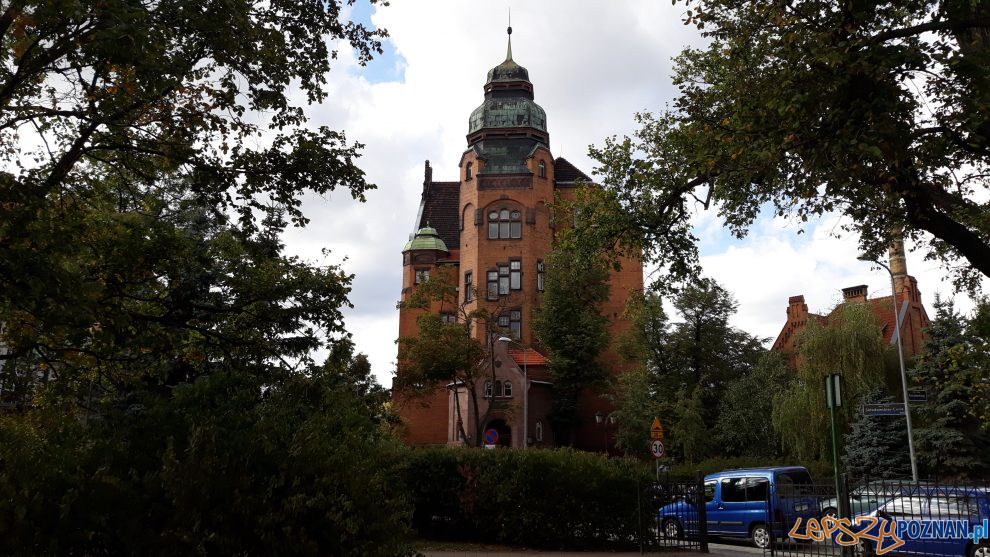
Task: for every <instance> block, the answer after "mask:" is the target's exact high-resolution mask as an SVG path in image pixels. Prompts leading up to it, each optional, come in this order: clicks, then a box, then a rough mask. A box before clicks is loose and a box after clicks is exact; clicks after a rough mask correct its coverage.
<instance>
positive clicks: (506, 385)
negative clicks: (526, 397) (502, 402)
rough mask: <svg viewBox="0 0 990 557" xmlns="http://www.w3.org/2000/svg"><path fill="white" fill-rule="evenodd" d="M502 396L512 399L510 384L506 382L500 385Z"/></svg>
mask: <svg viewBox="0 0 990 557" xmlns="http://www.w3.org/2000/svg"><path fill="white" fill-rule="evenodd" d="M502 396H504V397H507V398H512V382H511V381H506V382H505V383H502Z"/></svg>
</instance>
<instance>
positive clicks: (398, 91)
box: [285, 0, 973, 386]
mask: <svg viewBox="0 0 990 557" xmlns="http://www.w3.org/2000/svg"><path fill="white" fill-rule="evenodd" d="M510 9H511V17H512V29H513V33H512V53H513V59H514V60H515V61H516V62H517V63H519V64H520V65H522V66H524V67H526V68H527V69H528V70H529V75H530V80H531V81H532V82H533V86H534V91H535V100H536V102H537V103H538V104H540V106H542V107H543V108H544V109H545V110H546V112H547V126H548V130H549V132H550V148H551V151H552V152H553V154H554V156H562V157H564V158H566V159H567V160H569V161H570V162H571V163H573V164H574V165H575V166H577V167H578V168H580V169H581V170H583V171H584V172H585V173H587V174H590V175H592V177H594V175H593V174H592V173H593V171H594V169H595V163H594V162H593V161H592V160H591V159H590V158H589V157H588V147H589V146H590V145H602V144H603V143H604V141H605V139H606V138H607V137H610V136H613V135H617V136H620V137H621V136H623V135H629V134H631V133H632V132H633V131H634V130H635V129H636V126H635V122H634V120H633V117H634V115H635V113H636V112H641V111H660V110H663V109H664V108H665V106H666V105H667V104H669V103H670V102H672V101H673V99H674V98H675V95H676V89H675V88H674V87H673V85H672V84H671V80H670V76H671V73H672V72H671V67H672V64H673V63H672V58H673V57H675V56H676V55H677V54H679V53H680V52H681V51H682V50H683V49H684V48H686V47H689V46H699V45H702V44H703V39H702V38H701V37H700V35H699V34H698V32H697V31H696V30H695V29H694V28H693V27H688V26H685V25H684V24H683V22H682V21H683V16H684V13H683V12H684V7H683V5H680V4H679V5H677V6H672V5H671V4H670V2H666V1H658V0H623V1H622V2H604V1H592V0H540V1H539V2H536V1H532V0H530V1H523V0H487V1H482V0H417V1H415V2H412V1H410V0H392V2H391V5H390V6H387V7H379V6H371V5H370V4H368V3H367V0H359V2H358V3H357V4H355V6H353V7H352V8H349V10H352V11H351V15H352V16H353V17H354V18H355V19H356V20H358V21H363V22H366V23H370V24H371V25H373V26H375V27H377V28H384V29H386V30H387V31H388V33H389V35H390V37H389V39H388V40H387V41H386V42H385V44H384V45H383V47H384V50H385V52H384V54H383V55H382V56H380V57H379V58H378V59H376V60H375V61H373V62H372V63H370V64H369V65H367V66H365V67H362V66H360V65H358V64H357V63H356V61H355V58H354V56H353V53H352V52H351V51H350V49H349V46H348V45H346V44H337V45H336V46H337V48H338V50H339V56H338V60H337V62H336V64H335V66H334V68H333V70H332V71H331V72H330V74H329V75H328V76H327V79H328V86H329V91H330V95H329V97H328V98H327V100H326V101H325V102H324V103H323V104H321V105H318V106H310V107H309V108H308V114H309V116H310V117H311V122H312V124H313V125H327V126H330V127H332V128H334V129H337V130H344V131H345V132H346V134H347V138H348V139H349V140H351V141H357V142H360V143H362V144H364V149H363V151H362V153H363V155H362V157H361V159H359V160H358V164H359V166H361V167H362V168H363V169H364V171H365V172H366V174H367V179H368V181H370V182H372V183H375V184H377V186H378V189H377V190H374V191H371V192H368V194H367V202H365V203H358V202H356V201H353V200H352V199H351V198H350V196H349V194H346V193H343V192H342V193H340V194H331V195H327V196H323V197H315V196H309V197H307V198H306V199H305V201H304V205H303V210H304V212H305V213H306V214H307V215H308V216H309V217H310V218H311V219H312V220H311V222H310V224H309V225H308V226H307V227H306V228H304V229H291V230H289V232H288V233H287V235H286V237H285V240H286V244H287V250H288V251H289V252H290V253H293V254H296V255H299V256H301V257H303V258H305V259H307V260H308V261H310V262H312V263H315V264H320V265H330V264H336V265H340V266H342V268H343V269H344V270H345V271H347V272H348V273H353V274H354V275H355V276H354V281H353V289H352V292H351V295H350V301H351V303H352V305H353V306H354V307H353V308H350V309H349V310H348V311H346V312H345V315H346V326H347V329H348V330H349V331H350V332H351V333H352V335H353V340H354V342H355V344H356V347H357V350H358V351H359V352H363V353H365V354H367V355H368V358H369V360H370V361H371V365H372V371H373V372H374V374H375V375H376V376H377V378H378V381H379V382H380V383H382V384H383V385H385V386H390V385H391V381H392V374H393V372H394V370H395V359H396V351H397V347H396V344H395V340H396V337H397V336H398V328H399V325H398V310H397V309H396V303H397V302H398V300H399V297H400V291H401V288H402V278H401V272H402V259H401V257H402V255H401V252H402V247H403V245H404V244H405V242H406V241H407V240H408V239H409V234H410V233H412V232H414V227H415V224H416V223H415V220H416V213H417V208H418V206H419V198H420V193H421V192H422V183H423V164H424V161H425V160H427V159H428V160H429V161H430V164H431V166H432V167H433V177H434V180H437V181H449V180H456V179H457V176H458V168H457V162H458V160H459V159H460V156H461V153H462V152H463V151H464V149H465V148H466V139H465V135H466V134H467V129H468V116H469V115H470V113H471V111H472V110H473V109H474V108H475V107H476V106H478V105H479V104H481V102H482V100H483V91H482V86H483V85H484V82H485V78H486V74H487V72H488V70H489V69H491V68H492V67H494V66H496V65H498V64H499V63H501V62H502V60H504V59H505V52H506V26H507V24H508V14H509V11H510ZM699 211H700V210H699ZM842 224H843V221H842V219H841V218H840V217H838V216H830V217H826V218H823V219H821V220H820V221H818V222H812V223H805V224H804V227H803V232H802V233H799V230H802V228H801V227H800V226H798V225H797V224H794V223H791V222H788V221H787V220H786V219H781V218H770V217H768V218H764V219H761V220H759V221H758V222H757V223H756V224H755V225H754V226H753V227H752V229H751V232H750V234H749V236H748V237H747V238H746V239H743V240H736V239H733V238H732V237H731V236H730V235H729V234H728V233H727V231H726V230H725V229H724V228H723V227H722V223H721V221H720V220H719V219H718V218H717V216H716V215H714V214H712V213H706V212H699V213H698V215H697V216H696V218H695V225H696V228H695V231H696V234H697V236H698V237H699V238H700V239H701V244H700V246H701V253H702V260H701V262H702V266H703V269H704V272H705V274H706V275H707V276H710V277H712V278H714V279H715V280H717V281H718V282H719V283H720V284H721V285H722V286H723V287H725V288H726V289H728V290H729V291H730V292H732V293H733V295H734V296H735V298H736V300H737V301H738V303H739V308H738V312H737V314H736V315H735V316H734V318H733V319H732V324H733V325H734V326H735V327H737V328H739V329H742V330H744V331H747V332H749V333H750V334H753V335H755V336H757V337H761V338H769V339H770V342H772V340H773V338H775V337H776V336H777V334H778V333H779V332H780V329H781V328H782V327H783V325H784V322H785V319H786V313H785V310H786V308H787V299H788V297H790V296H794V295H798V294H803V295H804V297H805V301H806V302H807V304H808V308H809V310H810V311H812V312H817V313H827V312H828V311H829V310H830V309H831V308H832V307H833V306H835V305H836V304H837V303H838V302H839V301H841V298H842V294H841V289H842V288H844V287H847V286H855V285H860V284H866V285H867V286H868V287H869V292H870V296H871V297H873V296H882V295H886V294H889V292H890V279H889V276H888V275H887V273H886V271H884V270H882V269H880V268H879V267H876V266H875V265H871V264H870V263H866V262H862V261H859V260H857V258H856V257H857V255H858V251H857V247H856V239H855V238H851V237H846V238H836V237H835V233H836V232H838V231H839V229H840V227H841V225H842ZM910 248H911V246H910V245H908V249H909V250H910ZM323 249H328V250H329V252H328V255H323V254H322V252H321V250H323ZM907 261H908V271H909V273H910V274H912V275H914V276H915V277H916V278H917V279H918V287H919V289H920V290H921V292H922V299H923V302H924V303H925V305H926V306H927V308H928V312H929V316H932V317H933V316H934V308H933V306H932V302H933V301H934V295H935V293H936V292H940V293H941V294H942V295H943V297H950V296H952V292H953V291H952V288H951V284H949V283H948V282H946V281H945V277H946V276H947V272H946V271H945V270H944V269H942V268H940V267H938V266H937V265H936V264H934V263H932V262H926V261H924V260H923V258H922V256H921V255H920V254H916V253H910V252H909V253H908V256H907ZM648 280H649V277H647V281H648ZM972 306H973V303H972V301H971V300H969V299H968V298H967V297H965V296H964V295H956V307H957V308H958V309H961V310H964V311H968V310H969V309H971V308H972ZM675 319H676V317H675Z"/></svg>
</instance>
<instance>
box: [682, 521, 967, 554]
mask: <svg viewBox="0 0 990 557" xmlns="http://www.w3.org/2000/svg"><path fill="white" fill-rule="evenodd" d="M663 537H665V538H667V539H671V540H673V539H677V538H681V537H683V533H682V532H681V525H680V523H679V522H677V519H676V518H667V519H665V520H664V521H663ZM980 557H984V556H980Z"/></svg>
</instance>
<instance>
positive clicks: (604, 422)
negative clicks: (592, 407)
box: [595, 411, 615, 455]
mask: <svg viewBox="0 0 990 557" xmlns="http://www.w3.org/2000/svg"><path fill="white" fill-rule="evenodd" d="M595 423H596V424H601V426H602V431H604V435H603V436H602V452H604V453H605V454H606V455H608V424H614V423H615V413H614V412H612V413H610V414H608V415H607V416H606V415H605V414H602V413H601V411H598V412H595Z"/></svg>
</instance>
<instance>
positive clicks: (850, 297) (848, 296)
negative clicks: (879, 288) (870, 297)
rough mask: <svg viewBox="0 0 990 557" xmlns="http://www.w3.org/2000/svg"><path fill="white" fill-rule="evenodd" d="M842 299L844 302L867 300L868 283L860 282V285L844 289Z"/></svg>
mask: <svg viewBox="0 0 990 557" xmlns="http://www.w3.org/2000/svg"><path fill="white" fill-rule="evenodd" d="M842 301H843V302H865V301H866V285H865V284H860V285H859V286H850V287H848V288H843V289H842Z"/></svg>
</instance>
